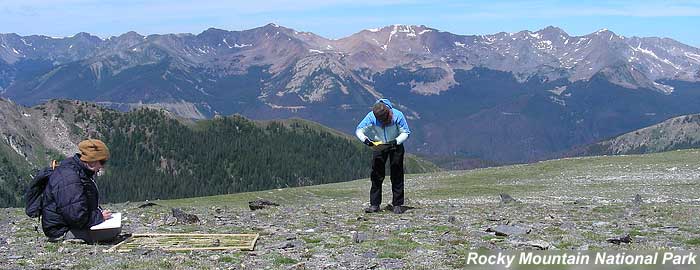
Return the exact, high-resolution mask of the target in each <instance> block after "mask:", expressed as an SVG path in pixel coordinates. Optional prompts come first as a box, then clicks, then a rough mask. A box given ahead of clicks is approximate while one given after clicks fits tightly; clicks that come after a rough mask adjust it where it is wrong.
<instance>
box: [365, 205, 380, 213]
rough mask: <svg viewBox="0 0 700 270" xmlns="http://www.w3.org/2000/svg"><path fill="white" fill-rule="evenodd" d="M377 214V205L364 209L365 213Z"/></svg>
mask: <svg viewBox="0 0 700 270" xmlns="http://www.w3.org/2000/svg"><path fill="white" fill-rule="evenodd" d="M376 212H379V205H370V206H369V207H367V208H365V213H376Z"/></svg>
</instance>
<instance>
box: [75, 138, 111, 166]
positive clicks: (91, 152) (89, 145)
mask: <svg viewBox="0 0 700 270" xmlns="http://www.w3.org/2000/svg"><path fill="white" fill-rule="evenodd" d="M78 149H79V150H80V160H82V161H85V162H93V161H101V160H102V161H106V160H108V159H109V148H107V145H105V143H103V142H102V141H100V140H96V139H87V140H84V141H82V142H80V143H79V144H78Z"/></svg>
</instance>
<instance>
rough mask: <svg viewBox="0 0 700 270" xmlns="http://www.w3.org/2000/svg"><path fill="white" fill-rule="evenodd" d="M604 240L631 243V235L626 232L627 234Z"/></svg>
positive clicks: (617, 243) (614, 242)
mask: <svg viewBox="0 0 700 270" xmlns="http://www.w3.org/2000/svg"><path fill="white" fill-rule="evenodd" d="M605 241H606V242H608V243H612V244H615V245H619V244H620V243H627V244H629V243H632V237H631V236H630V235H629V234H627V235H625V236H620V237H613V238H608V239H607V240H605Z"/></svg>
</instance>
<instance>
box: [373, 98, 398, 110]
mask: <svg viewBox="0 0 700 270" xmlns="http://www.w3.org/2000/svg"><path fill="white" fill-rule="evenodd" d="M379 102H381V103H384V105H386V106H387V107H389V109H393V108H394V105H391V101H389V99H387V98H380V99H378V100H377V102H375V104H377V103H379Z"/></svg>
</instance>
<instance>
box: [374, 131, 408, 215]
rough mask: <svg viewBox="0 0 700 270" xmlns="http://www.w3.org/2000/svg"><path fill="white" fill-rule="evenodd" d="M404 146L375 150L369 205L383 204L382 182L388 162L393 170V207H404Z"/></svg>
mask: <svg viewBox="0 0 700 270" xmlns="http://www.w3.org/2000/svg"><path fill="white" fill-rule="evenodd" d="M403 154H404V148H403V145H400V144H399V145H394V146H387V147H385V148H380V149H375V150H374V153H373V154H372V174H371V176H370V178H371V180H372V188H371V189H370V190H369V203H370V204H371V205H377V206H379V205H380V204H381V203H382V182H384V176H385V175H386V173H385V172H386V167H385V166H386V161H387V159H389V168H390V170H391V193H392V195H393V199H392V202H391V204H392V205H395V206H396V205H403V173H404V171H403Z"/></svg>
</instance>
